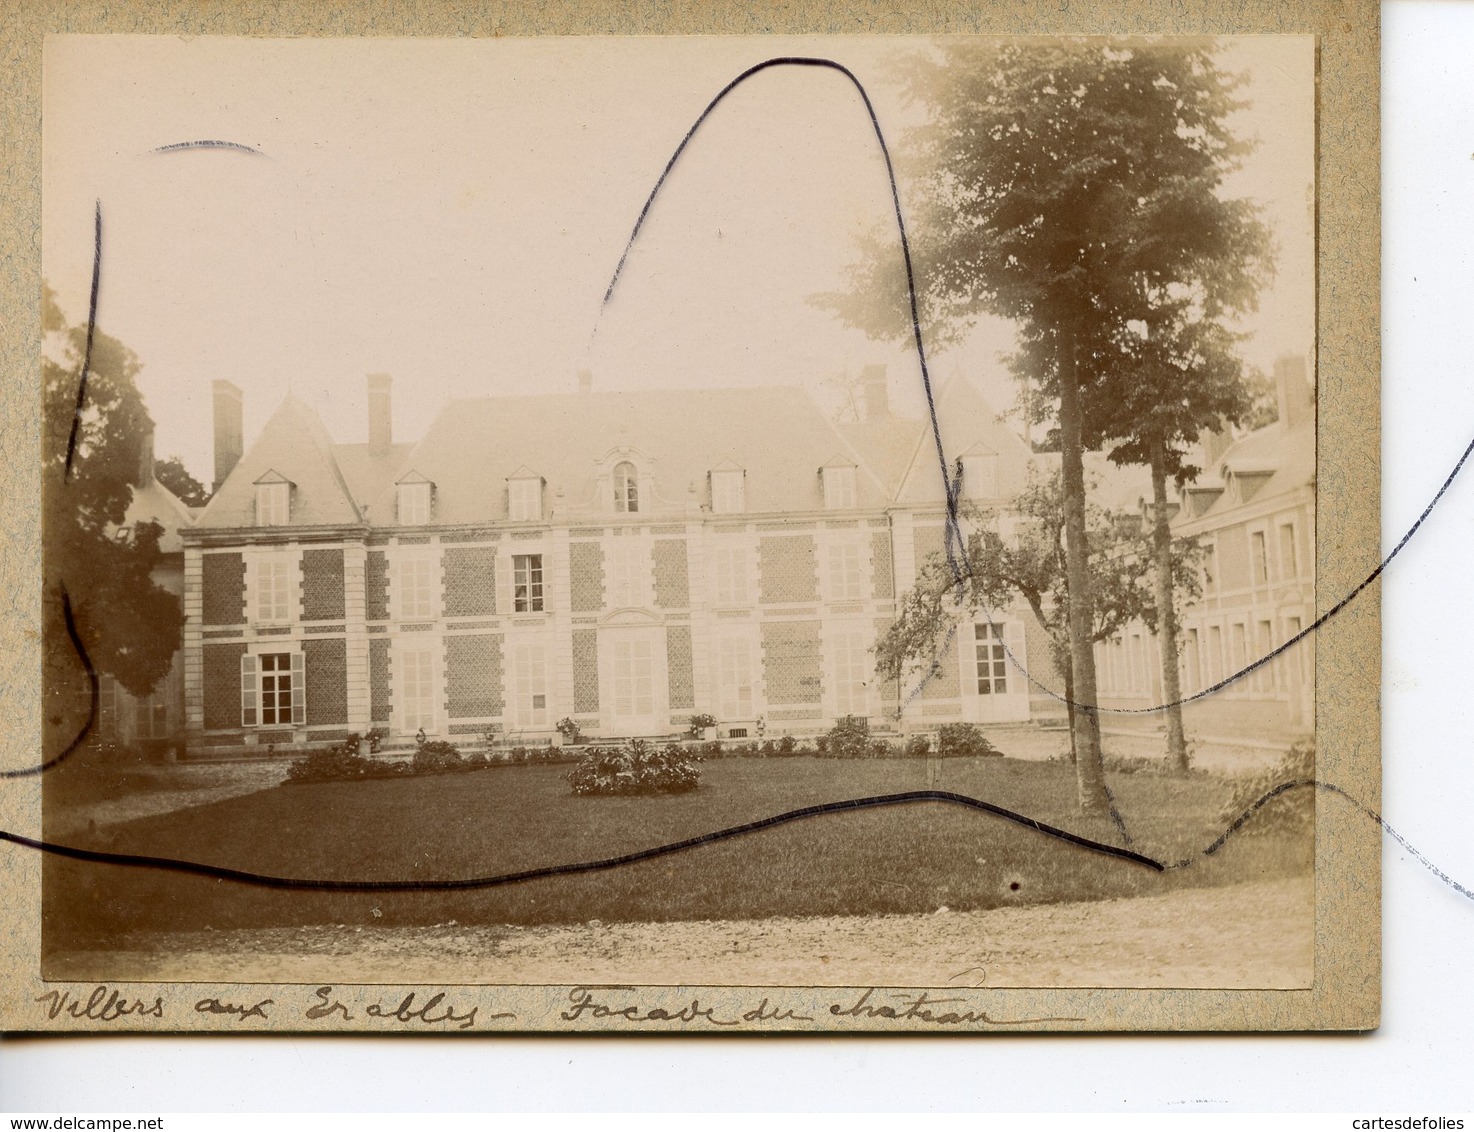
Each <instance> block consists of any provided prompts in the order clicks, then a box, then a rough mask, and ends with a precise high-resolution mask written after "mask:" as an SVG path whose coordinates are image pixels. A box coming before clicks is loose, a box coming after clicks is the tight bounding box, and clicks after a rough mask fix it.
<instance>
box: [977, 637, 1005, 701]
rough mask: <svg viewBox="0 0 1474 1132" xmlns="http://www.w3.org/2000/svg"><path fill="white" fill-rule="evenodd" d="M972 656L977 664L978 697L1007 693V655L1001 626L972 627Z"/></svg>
mask: <svg viewBox="0 0 1474 1132" xmlns="http://www.w3.org/2000/svg"><path fill="white" fill-rule="evenodd" d="M972 636H973V654H974V657H975V659H976V663H977V672H978V695H980V696H1001V695H1004V694H1006V693H1007V691H1008V654H1007V653H1006V652H1005V651H1004V648H1003V626H1002V625H999V624H996V623H994V624H987V623H984V624H982V625H974V626H973V627H972Z"/></svg>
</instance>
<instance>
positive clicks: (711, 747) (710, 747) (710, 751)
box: [701, 739, 752, 759]
mask: <svg viewBox="0 0 1474 1132" xmlns="http://www.w3.org/2000/svg"><path fill="white" fill-rule="evenodd" d="M747 746H748V749H749V750H751V749H752V744H751V743H749V744H747ZM701 750H702V753H703V754H704V755H705V756H706V757H707V758H709V759H714V758H718V757H720V755H721V753H722V741H721V740H720V739H713V740H712V741H711V742H709V743H706V744H705V745H703V746H702V748H701Z"/></svg>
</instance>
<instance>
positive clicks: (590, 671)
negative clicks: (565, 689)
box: [573, 629, 599, 714]
mask: <svg viewBox="0 0 1474 1132" xmlns="http://www.w3.org/2000/svg"><path fill="white" fill-rule="evenodd" d="M573 710H574V712H575V713H580V714H581V713H584V712H596V711H598V710H599V634H598V630H596V629H575V630H573Z"/></svg>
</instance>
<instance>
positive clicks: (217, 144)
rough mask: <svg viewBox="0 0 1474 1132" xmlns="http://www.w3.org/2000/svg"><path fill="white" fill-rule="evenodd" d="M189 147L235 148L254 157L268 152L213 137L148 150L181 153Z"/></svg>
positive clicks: (238, 151)
mask: <svg viewBox="0 0 1474 1132" xmlns="http://www.w3.org/2000/svg"><path fill="white" fill-rule="evenodd" d="M187 149H231V150H235V151H236V152H237V153H249V154H251V155H252V156H253V157H265V156H266V154H264V153H262V152H261V151H260V150H259V149H257V148H256V147H255V146H250V145H245V144H243V143H241V142H233V141H218V140H215V139H213V138H206V139H202V140H200V141H182V142H172V143H170V144H169V145H160V146H155V147H154V148H153V149H151V150H149V151H148V152H149V153H179V152H182V151H183V150H187Z"/></svg>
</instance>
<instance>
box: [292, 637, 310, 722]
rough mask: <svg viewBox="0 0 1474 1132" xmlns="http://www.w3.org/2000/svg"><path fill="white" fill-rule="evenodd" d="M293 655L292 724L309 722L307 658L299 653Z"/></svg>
mask: <svg viewBox="0 0 1474 1132" xmlns="http://www.w3.org/2000/svg"><path fill="white" fill-rule="evenodd" d="M291 655H292V723H294V724H303V723H306V722H307V679H306V672H307V669H306V664H305V661H306V659H307V658H306V657H305V656H303V655H302V654H301V653H299V652H294V653H292V654H291Z"/></svg>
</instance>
